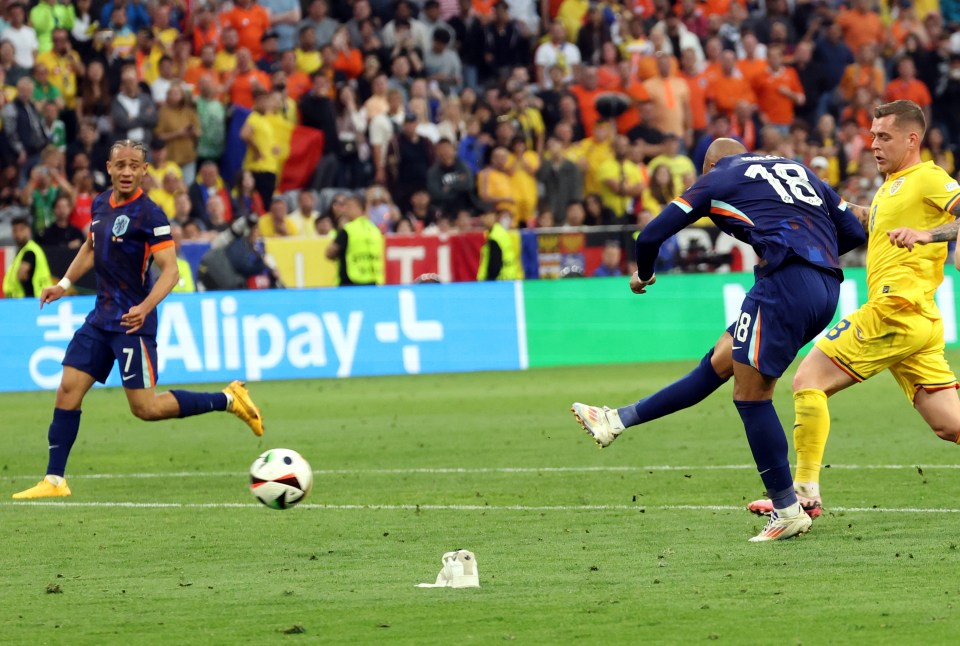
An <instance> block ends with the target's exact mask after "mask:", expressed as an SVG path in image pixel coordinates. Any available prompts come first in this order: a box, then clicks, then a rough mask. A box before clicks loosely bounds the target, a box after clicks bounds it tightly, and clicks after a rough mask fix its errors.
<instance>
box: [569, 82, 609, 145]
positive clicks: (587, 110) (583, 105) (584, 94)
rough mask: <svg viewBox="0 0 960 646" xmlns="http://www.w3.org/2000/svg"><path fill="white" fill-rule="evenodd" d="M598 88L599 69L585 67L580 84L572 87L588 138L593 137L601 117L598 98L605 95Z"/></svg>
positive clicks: (571, 90) (571, 91) (581, 121)
mask: <svg viewBox="0 0 960 646" xmlns="http://www.w3.org/2000/svg"><path fill="white" fill-rule="evenodd" d="M603 92H604V91H603V90H601V89H600V88H599V87H597V68H596V67H589V66H584V67H583V68H582V69H581V70H580V83H578V84H576V85H572V86H571V87H570V93H571V94H573V96H574V97H576V99H577V106H578V107H579V108H580V123H582V124H583V130H584V132H586V135H587V136H588V137H590V136H592V135H593V128H594V126H595V125H597V119H598V118H599V117H600V115H599V113H598V112H597V97H598V96H600V95H601V94H603Z"/></svg>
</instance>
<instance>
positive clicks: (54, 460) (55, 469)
mask: <svg viewBox="0 0 960 646" xmlns="http://www.w3.org/2000/svg"><path fill="white" fill-rule="evenodd" d="M79 432H80V411H79V410H64V409H62V408H54V409H53V421H52V422H50V430H48V431H47V441H48V443H49V445H50V458H49V460H48V461H47V475H53V476H60V477H63V473H64V471H66V469H67V458H69V457H70V449H72V448H73V443H74V442H75V441H76V439H77V433H79Z"/></svg>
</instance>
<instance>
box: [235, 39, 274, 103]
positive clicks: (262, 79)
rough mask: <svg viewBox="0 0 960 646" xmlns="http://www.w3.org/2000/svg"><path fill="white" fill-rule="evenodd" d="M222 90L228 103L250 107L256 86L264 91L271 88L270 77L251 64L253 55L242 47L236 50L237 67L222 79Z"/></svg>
mask: <svg viewBox="0 0 960 646" xmlns="http://www.w3.org/2000/svg"><path fill="white" fill-rule="evenodd" d="M223 85H224V90H225V91H226V93H227V96H229V97H230V103H233V104H234V105H239V106H240V107H243V108H247V109H252V108H253V97H254V92H255V89H256V88H257V87H259V88H260V89H261V90H263V91H264V92H269V91H270V90H271V89H272V88H271V83H270V77H269V76H268V75H267V74H266V73H265V72H262V71H260V70H258V69H257V68H256V67H254V66H253V56H252V55H251V54H250V51H249V50H247V49H244V48H241V49H238V50H237V68H236V69H235V70H234V71H233V72H231V73H230V74H229V75H228V76H227V77H226V79H224V83H223Z"/></svg>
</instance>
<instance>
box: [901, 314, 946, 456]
mask: <svg viewBox="0 0 960 646" xmlns="http://www.w3.org/2000/svg"><path fill="white" fill-rule="evenodd" d="M913 323H914V325H913V327H914V328H919V330H918V331H922V330H923V326H924V325H925V324H929V332H930V337H929V342H928V343H927V344H926V346H924V347H923V348H921V349H920V350H919V351H918V352H916V353H915V354H913V355H911V356H909V357H907V358H906V359H904V360H903V361H901V362H900V363H898V364H897V365H895V366H893V367H891V368H890V372H891V373H892V374H893V377H894V379H896V380H897V383H898V384H899V385H900V388H901V389H902V390H903V392H904V394H905V395H906V396H907V397H908V398H912V399H913V406H914V408H916V409H917V412H919V413H920V415H921V417H923V419H924V421H926V422H927V424H929V425H930V428H931V429H932V430H933V432H934V433H936V434H937V437H939V438H940V439H942V440H946V441H948V442H954V443H957V442H960V399H958V398H957V392H956V391H957V378H956V376H955V375H954V374H953V371H952V370H951V369H950V364H948V363H947V360H946V357H944V355H943V348H944V341H943V322H942V321H939V320H936V321H929V320H928V319H918V320H916V321H914V322H913Z"/></svg>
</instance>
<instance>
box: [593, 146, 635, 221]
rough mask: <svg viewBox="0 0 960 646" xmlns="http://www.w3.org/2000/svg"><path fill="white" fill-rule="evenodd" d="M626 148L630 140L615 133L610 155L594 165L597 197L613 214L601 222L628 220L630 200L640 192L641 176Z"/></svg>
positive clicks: (628, 147)
mask: <svg viewBox="0 0 960 646" xmlns="http://www.w3.org/2000/svg"><path fill="white" fill-rule="evenodd" d="M629 149H630V140H629V139H627V137H626V136H625V135H617V136H616V138H615V139H614V141H613V155H614V156H613V158H611V159H608V160H606V161H605V162H603V163H602V164H601V165H600V168H598V169H597V180H598V181H599V182H600V199H601V200H602V201H603V205H604V206H606V207H607V208H608V209H610V210H611V211H613V214H614V217H615V218H616V219H615V220H614V221H613V222H603V224H624V223H630V224H632V222H629V219H630V218H629V217H628V216H629V214H630V212H631V208H630V207H631V204H632V202H633V200H635V199H638V198H640V196H641V195H642V194H643V176H642V174H641V172H640V168H639V167H638V166H637V165H636V164H634V163H633V162H632V161H630V160H629V159H627V152H628V151H629Z"/></svg>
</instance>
